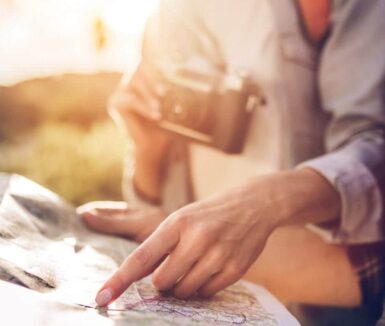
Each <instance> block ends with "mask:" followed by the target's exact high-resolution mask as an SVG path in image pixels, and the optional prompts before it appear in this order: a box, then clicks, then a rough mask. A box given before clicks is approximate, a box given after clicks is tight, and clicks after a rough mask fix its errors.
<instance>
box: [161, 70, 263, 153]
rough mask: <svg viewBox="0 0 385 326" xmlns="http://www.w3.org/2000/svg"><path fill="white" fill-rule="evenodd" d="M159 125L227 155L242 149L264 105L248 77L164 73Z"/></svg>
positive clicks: (257, 90) (177, 72)
mask: <svg viewBox="0 0 385 326" xmlns="http://www.w3.org/2000/svg"><path fill="white" fill-rule="evenodd" d="M162 82H163V83H164V85H165V89H166V90H167V92H166V94H165V95H164V96H163V97H162V99H161V117H162V118H161V120H160V122H159V126H160V127H161V128H162V129H165V130H167V131H169V132H171V133H173V134H177V135H179V136H182V137H184V138H186V139H188V140H192V141H195V142H199V143H203V144H206V145H208V146H211V147H214V148H216V149H219V150H221V151H223V152H226V153H229V154H238V153H241V152H242V150H243V146H244V142H245V138H246V135H247V131H248V126H249V122H250V118H251V114H252V112H253V110H254V109H255V108H256V107H257V106H259V105H261V104H263V102H264V99H263V97H262V96H261V93H260V92H259V89H258V88H257V87H256V86H255V84H254V83H252V82H251V80H250V79H249V78H248V77H245V76H242V75H235V74H206V73H202V72H198V71H195V70H191V69H183V68H179V69H176V70H175V71H173V73H169V74H163V78H162Z"/></svg>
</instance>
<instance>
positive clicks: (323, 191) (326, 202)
mask: <svg viewBox="0 0 385 326" xmlns="http://www.w3.org/2000/svg"><path fill="white" fill-rule="evenodd" d="M282 182H283V184H282V187H283V189H284V191H285V192H286V194H284V195H283V198H282V203H281V205H280V206H281V209H282V210H283V212H282V214H281V215H280V216H278V219H279V220H278V221H277V223H278V225H280V226H281V225H288V224H308V223H321V222H326V221H331V220H334V219H336V218H338V217H339V216H340V211H341V199H340V195H339V193H338V192H337V190H336V189H335V188H334V187H333V186H332V185H331V184H330V183H329V182H328V181H327V180H326V179H325V178H324V177H323V176H321V175H320V174H319V173H318V172H316V171H315V170H312V169H308V168H304V169H300V170H295V171H291V172H287V174H286V175H285V176H283V180H282Z"/></svg>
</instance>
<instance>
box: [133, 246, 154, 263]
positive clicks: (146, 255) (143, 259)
mask: <svg viewBox="0 0 385 326" xmlns="http://www.w3.org/2000/svg"><path fill="white" fill-rule="evenodd" d="M132 259H133V260H134V261H135V262H138V263H139V264H141V265H144V266H147V265H148V264H149V263H150V261H151V253H150V251H149V250H148V249H147V248H146V247H139V248H138V249H137V250H135V251H134V252H133V253H132Z"/></svg>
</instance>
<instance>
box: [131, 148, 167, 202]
mask: <svg viewBox="0 0 385 326" xmlns="http://www.w3.org/2000/svg"><path fill="white" fill-rule="evenodd" d="M163 174H164V158H161V157H155V156H153V155H149V152H143V151H141V150H138V151H136V153H135V171H134V175H133V185H134V189H135V191H136V192H137V194H138V195H139V196H140V197H142V198H143V199H144V200H146V201H149V202H153V203H159V202H160V198H161V192H162V181H163Z"/></svg>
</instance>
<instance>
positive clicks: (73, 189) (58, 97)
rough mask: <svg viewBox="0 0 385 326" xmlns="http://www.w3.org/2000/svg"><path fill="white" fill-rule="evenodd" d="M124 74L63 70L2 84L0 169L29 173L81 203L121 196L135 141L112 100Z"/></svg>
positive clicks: (118, 198)
mask: <svg viewBox="0 0 385 326" xmlns="http://www.w3.org/2000/svg"><path fill="white" fill-rule="evenodd" d="M119 79H120V75H119V74H117V73H101V74H96V75H75V74H73V75H63V76H58V77H49V78H44V79H35V80H30V81H26V82H22V83H19V84H17V85H14V86H9V87H0V171H2V172H12V173H19V174H21V175H24V176H26V177H28V178H30V179H32V180H34V181H36V182H38V183H40V184H42V185H44V186H46V187H48V188H49V189H51V190H53V191H55V192H57V193H58V194H60V195H61V196H63V197H64V198H66V199H67V200H68V201H70V202H71V203H73V204H75V205H79V204H82V203H85V202H87V201H92V200H120V199H121V176H122V163H123V157H124V156H125V155H126V153H127V151H129V150H130V144H129V143H128V142H127V140H126V139H125V137H124V135H123V134H122V132H121V131H119V130H117V128H116V127H115V125H114V124H113V123H112V122H111V120H110V119H109V117H108V115H107V112H106V101H107V98H108V96H109V95H110V94H111V92H112V91H113V89H114V87H115V86H116V84H117V82H118V80H119Z"/></svg>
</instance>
